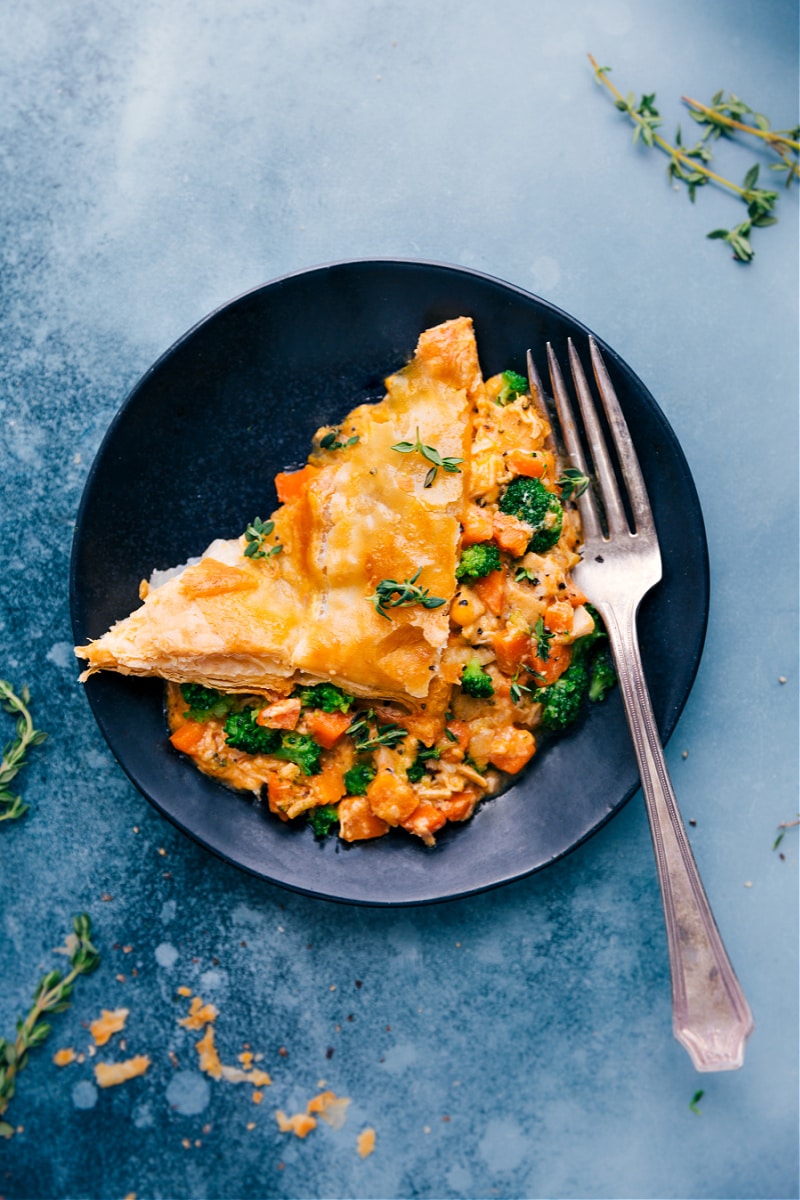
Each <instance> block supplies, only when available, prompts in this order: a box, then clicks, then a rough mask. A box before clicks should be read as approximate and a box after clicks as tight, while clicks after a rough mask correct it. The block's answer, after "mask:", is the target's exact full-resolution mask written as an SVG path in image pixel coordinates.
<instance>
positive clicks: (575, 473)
mask: <svg viewBox="0 0 800 1200" xmlns="http://www.w3.org/2000/svg"><path fill="white" fill-rule="evenodd" d="M589 483H590V480H589V477H588V475H584V473H583V471H579V470H578V468H577V467H565V468H564V473H563V474H562V476H561V478H560V479H557V480H556V484H557V486H558V487H560V488H561V499H562V500H577V499H578V497H579V496H582V495H583V493H584V492H585V491H586V489H587V487H588V486H589Z"/></svg>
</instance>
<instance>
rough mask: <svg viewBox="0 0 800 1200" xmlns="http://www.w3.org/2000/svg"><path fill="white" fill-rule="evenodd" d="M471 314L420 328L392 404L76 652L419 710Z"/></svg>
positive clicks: (326, 440) (441, 584) (443, 605)
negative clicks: (326, 687)
mask: <svg viewBox="0 0 800 1200" xmlns="http://www.w3.org/2000/svg"><path fill="white" fill-rule="evenodd" d="M482 388H483V381H482V377H481V371H480V366H479V362H478V354H477V348H476V345H475V337H474V333H473V328H472V322H471V320H470V319H469V318H458V319H456V320H452V321H447V322H445V323H444V324H441V325H438V326H436V327H434V328H432V329H429V330H427V331H425V332H424V333H423V334H422V335H421V337H420V338H419V342H418V345H417V348H416V353H415V355H414V358H413V359H412V361H411V362H410V363H409V365H408V366H407V367H405V368H404V369H403V370H401V371H398V372H397V373H396V374H394V375H392V376H390V377H389V378H388V379H387V380H386V396H385V398H384V399H383V400H381V401H380V402H378V403H376V404H364V405H361V406H360V407H358V408H356V409H354V410H353V412H351V413H350V415H349V416H348V417H347V418H346V419H345V420H344V421H343V422H342V424H341V426H340V427H339V428H338V429H331V428H326V429H323V430H320V431H319V432H318V434H317V435H316V438H315V440H314V449H313V451H312V453H311V455H310V457H309V461H308V463H307V465H306V466H305V467H303V468H302V470H300V471H296V472H292V473H283V474H281V475H279V476H278V477H277V479H276V486H277V490H278V498H279V500H281V501H282V504H281V507H280V508H279V509H278V510H277V511H276V512H275V513H274V514H273V515H272V518H271V520H269V521H267V522H262V521H260V519H256V520H255V521H254V523H253V524H252V525H250V526H249V527H248V530H247V532H246V533H245V534H244V535H243V536H242V537H241V538H238V539H235V540H232V541H217V542H214V543H212V545H211V546H210V547H209V548H208V550H207V551H206V553H205V554H204V556H203V557H202V558H201V560H200V561H199V562H197V563H195V564H193V565H191V566H187V567H186V568H185V569H184V570H182V571H181V572H180V573H179V574H178V575H177V576H175V577H173V578H171V579H169V580H168V581H167V582H164V583H162V584H161V585H160V586H153V587H149V588H148V587H147V585H145V586H144V587H143V589H142V592H143V595H144V602H143V604H142V605H141V607H140V608H138V609H137V610H136V611H135V612H133V613H132V614H131V615H130V616H129V617H127V618H125V619H124V620H121V621H119V622H118V623H117V624H116V625H114V626H113V627H112V628H111V629H110V630H109V631H108V632H107V633H105V634H104V635H103V636H102V637H99V638H98V639H97V640H95V641H91V642H89V643H88V644H87V645H85V646H80V647H78V648H77V649H76V654H77V655H78V656H79V657H80V658H82V659H85V660H86V661H87V663H88V668H87V670H86V671H85V672H84V674H83V675H82V676H81V678H82V679H85V678H86V677H88V676H89V675H91V674H93V673H94V672H96V671H102V670H110V671H117V672H121V673H123V674H129V675H149V676H158V677H160V678H163V679H166V680H171V681H173V682H176V683H189V682H191V683H194V684H200V685H203V686H206V687H208V688H213V689H217V690H219V691H222V692H239V693H242V692H246V693H253V694H261V695H266V696H269V697H272V698H276V697H280V696H286V695H288V694H289V693H290V692H291V691H292V689H293V688H295V687H296V686H297V685H298V684H299V683H304V684H315V683H320V682H326V681H327V682H333V683H335V684H337V685H338V686H341V687H343V688H345V689H346V690H347V691H348V692H350V693H352V694H353V695H354V696H358V697H380V698H381V699H383V700H388V701H396V702H399V703H400V704H404V705H405V706H406V707H414V706H415V704H416V703H417V702H418V701H420V700H421V699H424V698H425V697H426V696H427V695H428V692H429V689H430V686H431V683H432V681H433V680H434V679H435V678H436V675H437V672H438V669H439V665H440V663H441V659H442V655H443V653H444V651H445V647H446V645H447V640H448V632H449V627H450V626H449V613H450V606H451V603H452V600H453V596H454V594H455V590H456V566H457V563H458V555H459V547H460V531H461V526H460V518H461V513H462V510H463V507H464V501H465V488H466V485H467V481H468V479H469V457H470V447H471V445H472V416H473V410H474V406H475V403H476V400H477V398H478V396H479V394H481V392H482Z"/></svg>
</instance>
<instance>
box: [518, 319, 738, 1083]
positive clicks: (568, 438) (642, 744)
mask: <svg viewBox="0 0 800 1200" xmlns="http://www.w3.org/2000/svg"><path fill="white" fill-rule="evenodd" d="M589 351H590V355H591V360H592V368H593V371H594V377H595V381H596V384H597V388H598V391H599V393H600V397H601V399H602V402H603V407H604V409H605V413H606V418H607V422H608V427H609V429H610V431H611V435H612V439H613V442H614V444H615V446H616V452H617V458H618V461H619V466H620V468H621V473H622V477H623V479H624V482H625V487H626V490H627V493H628V502H629V506H630V511H631V513H632V516H633V529H631V528H630V526H629V524H628V518H627V516H626V513H625V507H624V505H623V502H622V499H621V497H620V492H619V488H618V486H617V480H616V476H615V473H614V468H613V465H612V460H611V456H610V454H609V451H608V447H607V445H606V441H605V437H604V434H603V431H602V428H601V425H600V422H599V420H598V416H597V410H596V408H595V405H594V402H593V399H592V393H591V390H590V387H589V384H588V382H587V379H586V376H585V374H584V371H583V367H582V366H581V362H580V359H579V357H578V354H577V351H576V350H575V347H574V345H573V343H572V340H571V339H570V341H569V359H570V369H571V374H572V379H573V383H574V385H575V392H576V394H577V397H578V404H579V407H580V411H581V416H582V419H583V427H584V431H585V435H586V441H587V443H588V445H589V448H590V452H591V457H592V460H593V468H594V469H593V471H592V470H591V469H589V468H588V467H587V462H586V458H585V456H584V453H583V448H582V444H581V439H580V435H579V433H578V427H577V424H576V421H575V414H574V411H573V407H572V404H571V402H570V399H569V395H568V393H567V389H566V386H565V384H564V377H563V375H562V373H561V369H560V367H559V364H558V360H557V358H556V356H555V353H554V352H553V348H552V346H551V345H550V343H548V345H547V358H548V364H549V368H550V379H551V381H552V386H553V397H554V399H555V403H556V410H557V412H558V419H559V424H560V426H561V433H562V436H563V440H564V445H565V448H566V452H567V457H568V458H569V460H570V465H571V466H572V467H574V468H577V470H578V471H580V472H581V474H583V475H585V476H592V475H594V478H595V479H596V481H597V487H598V491H599V493H600V498H601V500H602V508H603V512H604V514H605V528H604V527H603V522H602V519H601V512H600V509H599V507H598V505H597V502H596V499H595V497H594V495H593V491H592V488H591V487H587V488H586V489H585V491H584V492H583V494H582V495H581V496H580V497H579V498H578V506H579V509H580V514H581V521H582V523H583V534H584V545H583V550H582V558H581V561H580V563H578V565H577V566H576V567H575V568H574V570H573V572H572V574H573V579H574V580H575V582H576V584H577V585H578V587H580V589H581V591H583V592H584V593H585V595H586V596H587V597H588V599H589V600H590V601H591V603H592V604H593V605H594V606H595V608H596V609H597V611H598V612H599V613H600V615H601V617H602V618H603V621H604V623H605V626H606V629H607V631H608V638H609V644H610V646H611V651H612V654H613V657H614V662H615V665H616V669H617V675H618V678H619V685H620V690H621V692H622V698H623V702H624V706H625V715H626V717H627V721H628V726H629V728H630V732H631V737H632V739H633V745H634V750H635V753H636V760H637V764H638V767H639V775H640V777H641V782H642V791H643V793H644V798H645V804H646V808H647V815H648V818H649V821H650V832H651V835H652V840H653V848H654V850H655V858H656V867H657V871H658V879H659V884H660V886H661V894H662V898H663V904H664V918H665V921H666V928H667V945H668V950H669V961H670V973H671V977H672V1028H673V1033H674V1035H675V1037H676V1039H677V1040H678V1041H679V1042H680V1043H681V1045H682V1046H684V1047H685V1049H686V1050H687V1051H688V1053H689V1056H690V1058H691V1059H692V1062H693V1063H694V1066H695V1067H696V1069H697V1070H698V1071H726V1070H732V1069H734V1068H736V1067H740V1066H741V1065H742V1063H743V1061H744V1048H745V1042H746V1040H747V1038H748V1036H749V1034H750V1033H751V1032H752V1029H753V1018H752V1015H751V1013H750V1008H749V1006H748V1003H747V1000H746V999H745V996H744V993H743V992H742V989H741V986H740V984H739V981H738V979H737V978H736V975H735V973H734V970H733V967H732V966H731V963H730V960H729V958H728V955H727V953H726V951H725V947H724V945H723V943H722V938H721V937H720V935H719V931H718V929H717V926H716V922H715V921H714V916H713V914H712V912H711V907H710V905H709V903H708V899H707V897H706V894H705V891H704V889H703V884H702V882H701V880H700V875H699V873H698V870H697V866H696V864H695V861H694V857H693V855H692V851H691V848H690V846H689V842H688V839H687V837H686V831H685V829H684V826H683V822H682V821H681V816H680V813H679V811H678V805H677V802H676V799H675V793H674V792H673V790H672V785H671V783H670V779H669V774H668V772H667V767H666V763H665V761H664V754H663V751H662V748H661V741H660V738H659V735H658V729H657V727H656V722H655V718H654V716H653V709H652V705H651V702H650V695H649V692H648V689H647V683H646V681H645V677H644V671H643V668H642V660H641V656H640V654H639V643H638V637H637V632H636V614H637V611H638V608H639V604H640V602H641V600H642V598H643V597H644V595H645V594H646V593H647V592H648V591H649V590H650V589H651V588H652V587H653V586H654V585H655V584H656V583H658V581H659V580H660V579H661V553H660V551H659V546H658V538H657V535H656V529H655V524H654V522H653V515H652V511H651V508H650V502H649V500H648V498H647V491H646V488H645V484H644V480H643V478H642V472H641V469H640V466H639V462H638V459H637V457H636V451H635V450H634V447H633V442H632V441H631V436H630V433H629V431H628V427H627V425H626V423H625V418H624V417H623V415H622V411H621V409H620V406H619V401H618V399H617V396H616V393H615V391H614V387H613V385H612V383H611V379H610V377H609V374H608V371H607V369H606V366H605V363H604V362H603V359H602V358H601V356H600V351H599V350H598V348H597V344H596V342H595V341H594V339H593V338H591V337H590V339H589ZM528 374H529V379H530V385H531V393H532V394H533V395H534V397H535V399H536V400H537V401H538V403H539V404H540V405H541V404H542V403H543V392H542V387H541V382H540V380H539V377H538V374H537V372H536V367H535V365H534V362H533V357H532V355H531V352H530V351H528ZM537 393H538V395H537Z"/></svg>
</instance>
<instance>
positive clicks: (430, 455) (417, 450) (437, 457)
mask: <svg viewBox="0 0 800 1200" xmlns="http://www.w3.org/2000/svg"><path fill="white" fill-rule="evenodd" d="M392 449H393V450H396V451H397V453H398V454H421V455H422V457H423V458H425V459H427V461H428V462H429V463H433V466H432V467H431V469H430V470H429V471H428V474H427V475H426V476H425V484H424V486H425V487H426V488H429V487H430V486H431V485H432V483H433V481H434V479H435V478H436V476H437V474H438V471H439V467H441V468H442V470H443V471H449V472H450V473H451V474H456V475H459V474H460V473H461V468H460V466H459V463H462V462H463V461H464V460H463V458H442V456H441V454H440V453H439V451H438V450H436V449H435V448H434V447H433V446H423V444H422V442H421V441H420V438H419V426H417V440H416V441H415V442H396V443H395V444H394V446H392Z"/></svg>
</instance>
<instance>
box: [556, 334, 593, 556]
mask: <svg viewBox="0 0 800 1200" xmlns="http://www.w3.org/2000/svg"><path fill="white" fill-rule="evenodd" d="M547 365H548V367H549V370H550V382H551V383H552V385H553V399H554V400H555V402H556V411H557V412H558V421H559V424H560V426H561V436H562V437H563V439H564V445H565V447H566V451H567V455H568V457H569V460H570V462H571V464H572V465H573V466H574V467H576V468H577V469H578V470H579V471H580V472H581V473H582V474H583V475H586V476H588V475H589V470H588V468H587V466H586V459H585V457H584V453H583V447H582V445H581V440H580V437H579V435H578V426H577V424H576V422H575V413H574V412H573V409H572V403H571V401H570V398H569V393H568V392H567V389H566V387H565V385H564V376H563V375H562V374H561V367H560V366H559V363H558V359H557V358H556V356H555V352H554V350H553V347H552V346H551V345H550V343H549V342H548V343H547ZM578 509H579V511H580V514H581V522H582V523H583V534H584V538H585V540H586V541H587V542H589V541H596V540H601V539H602V537H603V530H602V527H601V525H600V518H599V516H598V513H597V508H596V507H595V503H594V498H593V497H592V495H591V493H590V490H589V489H588V488H587V490H586V491H585V492H584V493H583V494H582V495H581V496H579V497H578Z"/></svg>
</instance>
